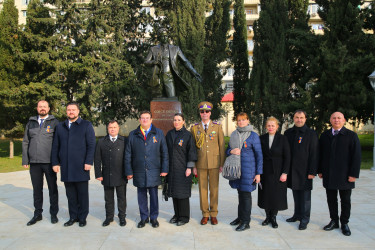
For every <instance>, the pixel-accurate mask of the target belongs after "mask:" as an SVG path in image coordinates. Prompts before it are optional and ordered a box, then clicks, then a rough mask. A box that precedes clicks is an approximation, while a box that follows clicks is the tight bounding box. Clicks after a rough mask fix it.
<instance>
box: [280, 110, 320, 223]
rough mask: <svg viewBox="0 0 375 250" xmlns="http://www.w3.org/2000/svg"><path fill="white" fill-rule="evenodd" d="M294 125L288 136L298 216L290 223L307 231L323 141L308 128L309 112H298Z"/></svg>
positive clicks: (291, 176)
mask: <svg viewBox="0 0 375 250" xmlns="http://www.w3.org/2000/svg"><path fill="white" fill-rule="evenodd" d="M293 121H294V126H293V127H292V128H290V129H288V130H287V131H285V133H284V135H285V136H286V137H287V138H288V141H289V146H290V152H291V165H290V170H289V175H288V180H287V182H288V187H289V188H291V189H292V190H293V199H294V214H293V216H292V217H291V218H289V219H287V220H286V221H287V222H295V221H300V224H299V227H298V229H299V230H305V229H306V228H307V224H308V223H309V221H310V211H311V190H312V188H313V183H312V180H313V179H314V178H315V176H316V172H317V169H318V162H319V140H318V136H317V134H316V132H315V131H314V130H312V129H310V128H308V127H307V126H306V124H305V123H306V112H305V111H303V110H297V111H296V112H295V113H294V116H293Z"/></svg>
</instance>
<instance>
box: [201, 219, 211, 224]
mask: <svg viewBox="0 0 375 250" xmlns="http://www.w3.org/2000/svg"><path fill="white" fill-rule="evenodd" d="M208 220H209V218H208V217H203V218H202V219H201V225H206V224H207V222H208Z"/></svg>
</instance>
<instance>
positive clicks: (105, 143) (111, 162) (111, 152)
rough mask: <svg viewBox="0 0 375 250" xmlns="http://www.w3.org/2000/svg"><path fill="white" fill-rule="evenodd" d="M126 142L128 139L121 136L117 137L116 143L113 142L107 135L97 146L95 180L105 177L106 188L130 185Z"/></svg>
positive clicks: (103, 182)
mask: <svg viewBox="0 0 375 250" xmlns="http://www.w3.org/2000/svg"><path fill="white" fill-rule="evenodd" d="M126 142H127V139H126V138H125V137H123V136H121V135H118V136H117V139H116V141H115V142H112V141H111V139H110V137H109V135H106V136H105V137H103V138H100V139H99V141H98V143H97V144H96V150H95V158H94V167H95V178H100V177H103V181H102V184H103V185H104V186H109V187H117V186H123V185H125V184H126V183H128V179H127V178H126V176H125V167H124V156H125V145H126Z"/></svg>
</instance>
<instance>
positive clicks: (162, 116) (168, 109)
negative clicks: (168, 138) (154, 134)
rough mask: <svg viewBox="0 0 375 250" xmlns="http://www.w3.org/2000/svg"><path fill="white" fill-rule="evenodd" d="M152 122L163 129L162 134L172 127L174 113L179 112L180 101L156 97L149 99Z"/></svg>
mask: <svg viewBox="0 0 375 250" xmlns="http://www.w3.org/2000/svg"><path fill="white" fill-rule="evenodd" d="M150 111H151V114H152V124H153V125H155V126H156V127H157V128H159V129H161V130H163V132H164V135H166V134H167V132H168V131H169V130H171V129H173V128H174V127H173V117H174V114H176V113H179V112H181V102H179V101H178V100H177V99H174V98H173V99H172V98H158V99H154V100H152V101H151V108H150Z"/></svg>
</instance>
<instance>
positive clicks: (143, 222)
mask: <svg viewBox="0 0 375 250" xmlns="http://www.w3.org/2000/svg"><path fill="white" fill-rule="evenodd" d="M146 223H148V218H147V219H146V220H141V221H140V222H138V225H137V227H138V228H142V227H144V226H145V225H146Z"/></svg>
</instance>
